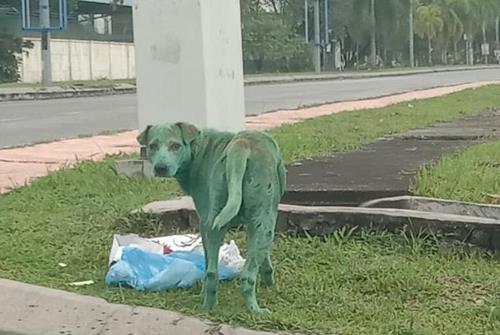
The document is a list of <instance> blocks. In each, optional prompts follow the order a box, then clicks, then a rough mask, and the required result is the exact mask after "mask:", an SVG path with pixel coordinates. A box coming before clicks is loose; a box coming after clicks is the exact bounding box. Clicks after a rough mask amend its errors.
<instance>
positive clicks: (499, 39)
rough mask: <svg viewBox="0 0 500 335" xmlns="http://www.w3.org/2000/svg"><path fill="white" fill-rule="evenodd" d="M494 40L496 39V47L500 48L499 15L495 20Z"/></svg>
mask: <svg viewBox="0 0 500 335" xmlns="http://www.w3.org/2000/svg"><path fill="white" fill-rule="evenodd" d="M495 40H496V41H497V46H496V48H497V49H498V48H500V16H497V19H496V21H495Z"/></svg>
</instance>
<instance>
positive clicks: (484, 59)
mask: <svg viewBox="0 0 500 335" xmlns="http://www.w3.org/2000/svg"><path fill="white" fill-rule="evenodd" d="M482 30H483V43H484V44H486V43H488V37H487V36H486V21H483V25H482ZM482 50H483V47H482V46H481V53H482ZM483 63H484V64H488V56H487V55H484V56H483Z"/></svg>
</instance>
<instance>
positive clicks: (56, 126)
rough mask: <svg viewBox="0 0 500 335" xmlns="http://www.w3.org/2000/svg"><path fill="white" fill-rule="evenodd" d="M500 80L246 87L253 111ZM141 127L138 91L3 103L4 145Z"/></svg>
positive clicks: (414, 78)
mask: <svg viewBox="0 0 500 335" xmlns="http://www.w3.org/2000/svg"><path fill="white" fill-rule="evenodd" d="M484 80H500V69H486V70H475V71H457V72H442V73H428V74H417V75H409V76H400V77H384V78H369V79H350V80H332V81H314V82H297V83H287V84H268V85H254V86H247V87H245V105H246V112H247V114H248V115H252V114H260V113H264V112H269V111H273V110H277V109H293V108H297V107H300V106H304V105H311V104H321V103H326V102H334V101H346V100H356V99H363V98H372V97H377V96H383V95H388V94H394V93H402V92H408V91H413V90H419V89H425V88H431V87H437V86H445V85H454V84H463V83H470V82H475V81H484ZM136 127H137V115H136V100H135V95H115V96H105V97H88V98H71V99H56V100H43V101H18V102H2V103H0V147H9V146H15V145H24V144H31V143H35V142H41V141H50V140H55V139H60V138H71V137H77V136H80V135H90V134H97V133H100V132H103V131H110V130H122V129H135V128H136Z"/></svg>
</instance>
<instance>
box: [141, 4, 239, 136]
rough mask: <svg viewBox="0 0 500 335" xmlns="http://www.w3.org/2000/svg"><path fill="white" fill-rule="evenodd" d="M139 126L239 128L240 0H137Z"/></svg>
mask: <svg viewBox="0 0 500 335" xmlns="http://www.w3.org/2000/svg"><path fill="white" fill-rule="evenodd" d="M133 15H134V40H135V50H136V73H137V75H136V76H137V98H138V115H139V129H141V130H142V129H144V128H145V127H146V126H147V125H149V124H156V123H161V122H179V121H183V122H190V123H193V124H195V125H197V126H199V127H210V128H216V129H220V130H229V131H238V130H242V129H243V128H244V120H245V119H244V118H245V111H244V92H243V60H242V48H241V21H240V4H239V0H217V1H213V0H136V1H135V4H134V9H133Z"/></svg>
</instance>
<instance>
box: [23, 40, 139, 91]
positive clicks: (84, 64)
mask: <svg viewBox="0 0 500 335" xmlns="http://www.w3.org/2000/svg"><path fill="white" fill-rule="evenodd" d="M29 39H30V40H31V41H32V42H33V44H34V47H33V49H30V50H29V53H28V54H23V55H22V60H23V61H22V63H21V64H20V66H19V73H20V74H21V82H25V83H36V82H40V81H41V79H42V69H41V64H42V61H41V45H40V39H36V38H29ZM50 54H51V60H52V80H53V81H72V80H99V79H131V78H135V54H134V44H133V43H122V42H105V41H86V40H66V39H51V41H50Z"/></svg>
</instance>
